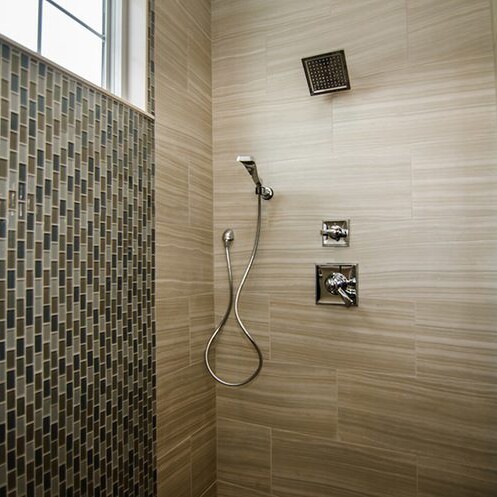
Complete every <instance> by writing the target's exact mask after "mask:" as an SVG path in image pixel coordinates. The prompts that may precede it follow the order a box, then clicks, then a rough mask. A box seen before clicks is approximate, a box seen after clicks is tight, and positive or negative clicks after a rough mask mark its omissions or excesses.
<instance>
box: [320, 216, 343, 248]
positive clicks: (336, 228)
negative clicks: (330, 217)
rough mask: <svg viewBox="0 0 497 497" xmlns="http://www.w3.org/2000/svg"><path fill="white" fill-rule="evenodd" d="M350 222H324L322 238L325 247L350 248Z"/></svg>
mask: <svg viewBox="0 0 497 497" xmlns="http://www.w3.org/2000/svg"><path fill="white" fill-rule="evenodd" d="M349 224H350V222H349V221H348V220H347V221H323V224H322V227H321V236H322V242H323V247H348V246H349V239H350V227H349Z"/></svg>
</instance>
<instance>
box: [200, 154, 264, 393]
mask: <svg viewBox="0 0 497 497" xmlns="http://www.w3.org/2000/svg"><path fill="white" fill-rule="evenodd" d="M237 161H238V162H241V163H242V164H243V165H244V166H245V167H246V168H247V171H248V172H249V174H250V176H251V177H252V179H253V180H254V183H255V194H256V195H257V228H256V231H255V239H254V247H253V248H252V253H251V254H250V258H249V261H248V264H247V267H246V268H245V271H244V272H243V276H242V279H241V280H240V284H239V285H238V289H237V290H236V294H235V299H234V307H235V319H236V322H237V323H238V326H240V328H241V330H242V332H243V333H244V335H245V336H246V337H247V339H248V341H249V342H250V344H251V345H252V347H254V350H255V352H256V353H257V357H258V359H259V363H258V365H257V368H256V369H255V371H254V372H253V373H252V374H251V375H250V376H249V377H248V378H246V379H245V380H243V381H240V382H229V381H226V380H223V379H222V378H220V377H219V376H217V374H216V373H215V372H214V370H213V369H212V366H211V363H210V359H209V353H210V351H211V348H212V346H213V344H214V342H215V340H216V339H217V338H218V337H219V334H220V333H221V331H222V329H223V327H224V325H225V324H226V321H228V318H229V315H230V314H231V309H232V307H233V271H232V267H231V256H230V246H231V244H232V243H233V241H234V239H235V233H234V232H233V230H232V229H227V230H226V231H225V232H224V233H223V238H222V239H223V243H224V250H225V256H226V267H227V271H228V291H229V301H228V307H227V309H226V312H225V313H224V316H223V317H222V319H221V321H220V322H219V324H218V325H217V327H216V329H215V330H214V332H213V333H212V336H211V337H210V338H209V341H208V342H207V346H206V347H205V351H204V361H205V365H206V366H207V370H208V371H209V373H210V375H211V376H212V377H213V378H214V379H215V380H216V381H218V382H219V383H221V384H222V385H225V386H227V387H241V386H243V385H246V384H247V383H250V382H251V381H252V380H253V379H254V378H256V377H257V376H258V374H259V373H260V371H261V369H262V365H263V362H264V359H263V357H262V351H261V349H260V347H259V345H257V342H256V341H255V340H254V339H253V338H252V335H251V334H250V333H249V331H248V330H247V328H246V327H245V325H244V324H243V322H242V319H241V318H240V311H239V309H238V306H239V303H240V295H241V293H242V289H243V286H244V285H245V282H246V281H247V277H248V275H249V273H250V270H251V269H252V265H253V264H254V260H255V256H256V254H257V248H258V246H259V239H260V234H261V219H262V215H261V214H262V200H263V199H264V200H269V199H271V198H272V197H273V190H272V189H271V188H269V187H265V186H263V185H262V180H261V179H260V178H259V175H258V174H257V166H256V164H255V160H254V158H253V157H241V156H239V157H238V158H237Z"/></svg>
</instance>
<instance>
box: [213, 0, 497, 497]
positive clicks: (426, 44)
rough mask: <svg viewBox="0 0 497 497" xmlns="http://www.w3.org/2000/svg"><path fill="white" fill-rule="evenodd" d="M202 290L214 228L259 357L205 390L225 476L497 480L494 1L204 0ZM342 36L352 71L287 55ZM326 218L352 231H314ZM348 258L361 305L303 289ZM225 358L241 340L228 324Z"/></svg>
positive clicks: (476, 488)
mask: <svg viewBox="0 0 497 497" xmlns="http://www.w3.org/2000/svg"><path fill="white" fill-rule="evenodd" d="M212 8H213V33H212V43H213V136H214V154H213V159H214V161H213V163H214V241H215V243H214V247H215V290H216V291H215V304H216V305H215V310H216V317H218V318H219V317H220V316H221V315H222V313H223V311H224V309H225V305H226V291H227V284H226V269H225V261H224V254H223V247H222V244H221V242H220V237H221V234H222V232H223V230H224V229H225V228H226V227H228V226H229V227H232V228H234V230H235V241H234V244H233V259H234V271H235V276H236V277H238V279H239V278H240V275H241V271H242V268H243V265H244V264H245V263H246V261H247V259H248V257H249V254H250V250H251V244H252V241H253V235H254V229H255V220H256V198H255V196H254V194H253V191H252V190H253V186H252V184H251V181H250V179H249V178H248V177H247V175H246V172H245V171H244V170H243V168H242V167H239V166H238V165H236V163H235V161H234V159H235V157H236V156H237V155H238V154H252V155H254V156H255V157H256V158H257V161H258V166H259V172H260V174H261V176H262V177H263V178H264V180H265V183H266V184H268V186H271V187H273V188H274V190H275V196H274V198H273V199H272V200H271V201H270V202H266V203H265V204H264V213H265V218H264V225H263V233H262V239H261V245H260V252H259V255H258V259H257V261H256V264H255V267H254V271H253V273H252V274H251V276H250V279H249V282H248V284H247V291H246V293H245V295H244V296H243V297H242V301H243V302H242V310H241V314H242V317H244V318H245V319H246V320H247V323H248V327H249V329H250V330H251V331H253V334H254V335H255V337H256V338H257V340H258V341H259V343H260V344H261V345H262V347H263V351H264V356H265V358H266V362H265V365H264V369H263V371H262V374H261V376H260V377H259V378H258V379H257V380H256V381H254V382H253V384H251V385H250V386H248V387H245V388H241V389H226V388H222V387H219V388H218V390H217V416H218V417H217V419H218V480H219V484H218V493H219V496H220V497H234V496H237V497H249V496H255V495H257V496H258V497H269V496H273V495H274V496H299V497H303V496H308V495H313V496H315V497H330V496H337V497H338V496H340V497H342V496H343V495H350V496H359V495H360V496H361V497H365V496H371V497H372V496H380V495H381V496H385V495H391V496H400V495H402V496H416V495H417V496H423V497H428V496H429V497H446V496H448V495H450V496H453V497H463V496H464V497H469V496H471V497H474V496H480V497H490V496H491V495H495V494H496V492H497V432H496V430H495V425H496V421H497V387H496V380H497V334H496V330H495V324H496V322H497V295H496V288H495V281H496V276H497V274H496V271H497V266H496V253H497V216H496V214H497V113H496V91H495V83H496V80H495V62H494V44H493V32H492V19H491V9H490V2H489V1H488V0H471V1H469V0H407V1H405V0H368V1H366V2H364V1H350V0H309V1H306V2H302V1H300V0H273V1H267V0H214V1H213V6H212ZM336 49H344V50H345V53H346V56H347V62H348V66H349V71H350V77H351V84H352V90H351V91H350V92H343V93H337V94H334V95H332V96H330V95H324V96H316V97H310V96H309V94H308V89H307V84H306V80H305V76H304V73H303V70H302V66H301V62H300V59H301V58H302V57H306V56H311V55H315V54H319V53H324V52H328V51H332V50H336ZM325 219H337V220H338V219H350V220H351V227H352V234H351V246H350V248H346V249H343V248H341V249H335V250H334V249H329V248H322V247H321V239H320V235H319V230H320V228H321V221H322V220H325ZM319 262H356V263H359V266H360V271H359V275H360V280H359V281H360V283H359V286H360V306H359V307H358V308H352V309H346V308H335V307H326V306H316V305H315V303H314V264H315V263H319ZM217 361H218V367H219V370H220V371H221V372H222V373H224V374H225V375H227V376H228V377H229V378H232V379H237V378H241V377H242V376H243V375H244V374H246V373H247V371H249V370H251V368H253V367H255V358H254V357H253V351H252V349H251V348H250V347H249V346H248V345H247V344H246V343H244V341H243V339H242V337H241V335H240V334H239V333H238V332H237V330H236V327H234V325H233V323H229V325H228V327H227V330H226V334H225V337H224V338H223V340H222V343H221V344H220V347H219V350H218V354H217Z"/></svg>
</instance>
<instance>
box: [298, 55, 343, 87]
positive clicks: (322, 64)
mask: <svg viewBox="0 0 497 497" xmlns="http://www.w3.org/2000/svg"><path fill="white" fill-rule="evenodd" d="M302 64H303V66H304V71H305V77H306V78H307V84H308V85H309V92H310V93H311V95H321V94H322V93H331V92H335V91H341V90H350V80H349V73H348V71H347V62H346V61H345V52H344V51H343V50H338V51H336V52H330V53H325V54H321V55H315V56H314V57H306V58H305V59H302Z"/></svg>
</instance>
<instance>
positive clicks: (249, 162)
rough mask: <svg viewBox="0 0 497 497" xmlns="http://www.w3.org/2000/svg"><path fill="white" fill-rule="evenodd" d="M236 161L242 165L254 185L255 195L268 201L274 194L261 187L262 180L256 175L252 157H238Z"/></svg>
mask: <svg viewBox="0 0 497 497" xmlns="http://www.w3.org/2000/svg"><path fill="white" fill-rule="evenodd" d="M236 160H237V162H239V163H240V164H243V165H244V166H245V169H246V170H247V172H248V173H249V174H250V177H251V178H252V181H253V182H254V183H255V193H256V194H257V195H261V196H262V198H263V199H264V200H270V199H271V198H272V197H273V195H274V192H273V190H272V189H271V188H269V187H267V186H263V185H262V179H261V178H259V174H258V173H257V165H256V163H255V159H254V157H252V156H251V155H239V156H238V157H237V158H236Z"/></svg>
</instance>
